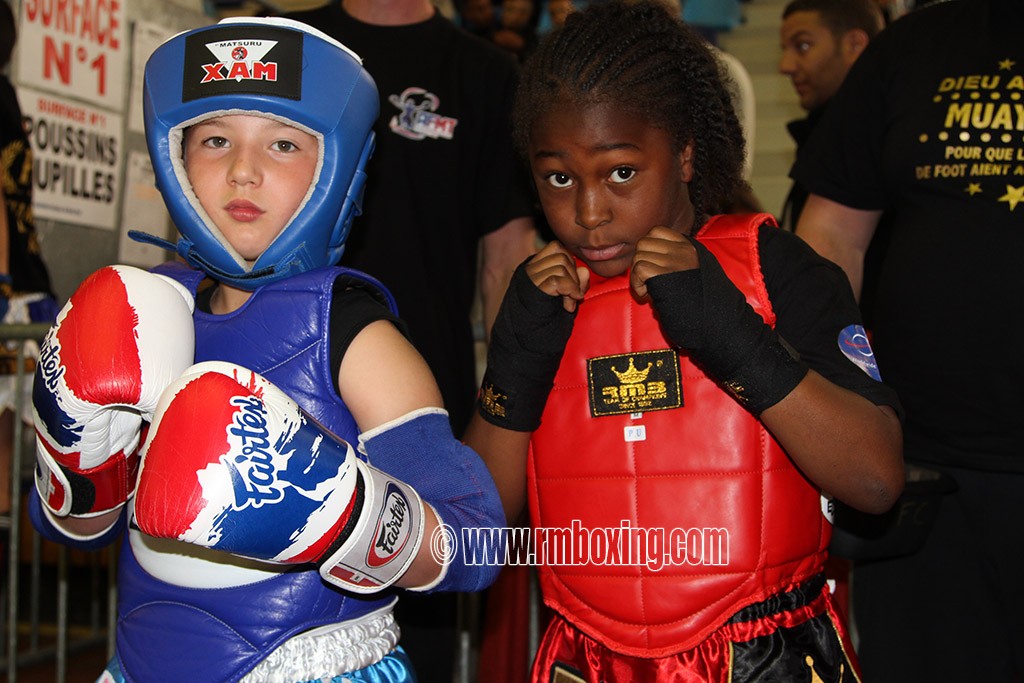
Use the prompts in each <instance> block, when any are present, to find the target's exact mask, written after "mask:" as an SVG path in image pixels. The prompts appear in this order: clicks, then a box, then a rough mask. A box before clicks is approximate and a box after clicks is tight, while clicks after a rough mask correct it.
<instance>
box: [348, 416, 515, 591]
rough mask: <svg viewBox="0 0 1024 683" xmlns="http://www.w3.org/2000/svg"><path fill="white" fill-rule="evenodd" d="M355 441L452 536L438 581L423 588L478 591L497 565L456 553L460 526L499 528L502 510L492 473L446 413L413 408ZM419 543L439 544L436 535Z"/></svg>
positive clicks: (491, 577) (491, 578)
mask: <svg viewBox="0 0 1024 683" xmlns="http://www.w3.org/2000/svg"><path fill="white" fill-rule="evenodd" d="M359 441H360V444H361V447H362V449H363V450H365V452H366V456H367V458H368V459H369V461H370V464H371V465H373V466H374V467H376V468H378V469H381V470H383V471H384V472H387V473H388V474H389V475H391V476H393V477H396V478H398V479H401V480H402V481H404V482H406V483H407V484H409V485H410V486H412V487H413V488H415V489H416V491H417V493H419V494H420V497H421V498H422V499H423V501H424V503H429V504H430V506H431V507H432V508H433V509H434V512H436V513H437V516H438V517H439V518H440V521H441V524H443V525H445V526H446V527H447V528H448V529H449V530H450V531H451V533H452V535H453V537H454V544H453V546H451V547H450V548H449V550H450V551H452V552H449V560H448V564H447V566H446V568H445V569H444V570H442V571H443V572H444V573H443V575H442V577H441V580H440V582H439V583H437V584H436V585H433V586H429V587H428V588H427V589H426V590H427V592H436V591H479V590H483V589H484V588H487V586H489V585H491V583H493V582H494V579H495V578H497V576H498V572H499V571H500V570H501V565H500V564H499V563H497V562H489V563H488V562H481V563H479V564H476V563H473V564H469V563H467V562H466V560H467V556H466V553H464V552H459V550H460V548H459V546H460V545H461V541H462V539H463V538H464V534H463V531H462V530H463V529H474V528H484V529H494V530H499V529H500V528H501V527H503V526H504V524H505V512H504V510H503V508H502V506H501V498H500V497H499V496H498V489H497V488H496V487H495V485H494V480H493V479H492V478H491V473H490V472H489V471H488V470H487V467H486V466H485V465H484V463H483V461H482V460H481V459H480V456H478V455H477V454H476V453H475V452H474V451H473V450H472V449H471V448H469V447H468V446H465V445H463V444H462V443H460V442H459V441H458V439H456V438H455V435H454V434H452V430H451V426H450V425H449V423H448V413H447V412H446V411H444V410H442V409H440V408H427V409H423V410H417V411H413V412H412V413H409V414H408V415H406V416H404V417H402V418H400V419H399V420H396V421H394V422H390V423H388V424H385V425H382V426H381V427H378V428H376V429H373V430H371V431H369V432H366V433H365V434H364V435H363V436H361V437H360V438H359ZM470 533H472V532H470ZM423 542H424V543H425V544H426V543H430V544H432V546H433V547H437V545H438V544H437V542H436V540H435V539H429V538H425V539H423ZM469 559H470V562H472V558H469Z"/></svg>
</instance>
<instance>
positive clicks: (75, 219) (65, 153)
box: [18, 88, 123, 230]
mask: <svg viewBox="0 0 1024 683" xmlns="http://www.w3.org/2000/svg"><path fill="white" fill-rule="evenodd" d="M18 100H19V101H20V102H21V109H22V114H23V115H24V117H25V126H26V129H27V132H28V139H29V144H30V145H31V146H32V153H33V156H34V160H33V169H32V182H33V188H32V189H33V197H32V209H33V212H34V213H35V215H36V216H37V217H39V218H49V219H52V220H58V221H66V222H68V223H80V224H82V225H91V226H93V227H97V228H105V229H107V230H113V229H114V228H115V226H116V225H117V215H116V209H117V206H118V192H119V191H120V187H121V149H122V144H123V140H122V130H123V128H122V127H123V122H122V117H121V116H120V115H118V114H114V113H112V112H108V111H104V110H102V109H96V108H94V107H90V106H87V105H83V104H80V103H78V102H75V101H73V100H66V99H64V98H61V97H55V96H53V95H49V94H46V93H42V92H39V91H36V90H30V89H29V88H18Z"/></svg>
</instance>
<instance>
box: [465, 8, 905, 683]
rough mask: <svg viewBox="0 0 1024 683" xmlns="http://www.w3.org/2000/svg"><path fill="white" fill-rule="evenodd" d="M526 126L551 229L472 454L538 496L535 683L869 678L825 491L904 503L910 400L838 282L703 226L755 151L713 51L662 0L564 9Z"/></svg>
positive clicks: (530, 274)
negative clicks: (902, 411)
mask: <svg viewBox="0 0 1024 683" xmlns="http://www.w3.org/2000/svg"><path fill="white" fill-rule="evenodd" d="M514 122H515V134H516V137H517V143H518V146H519V148H520V150H521V151H522V152H523V154H524V155H525V157H526V160H527V161H528V163H529V166H530V169H531V172H532V176H533V179H534V182H535V185H536V188H537V192H538V195H539V197H540V202H541V205H542V207H543V209H544V213H545V215H546V217H547V219H548V222H549V223H550V225H551V228H552V231H553V232H554V234H555V236H556V238H557V239H556V241H553V242H551V243H550V244H548V245H547V246H546V247H544V248H543V249H542V250H541V251H540V252H539V253H538V254H536V255H534V256H533V257H532V258H531V259H529V260H528V261H527V262H525V263H523V264H522V265H521V266H520V268H519V269H518V270H517V271H516V273H515V275H514V276H513V278H512V283H511V284H510V286H509V290H508V293H507V294H506V296H505V299H504V301H503V303H502V307H501V311H500V313H499V315H498V319H497V321H496V323H495V326H494V328H493V331H492V337H491V344H490V347H489V350H488V358H487V361H488V366H487V371H486V373H485V375H484V380H483V386H482V388H481V391H480V399H479V411H478V415H477V416H476V417H475V418H474V420H473V422H472V424H471V426H470V429H469V431H468V432H467V434H466V441H467V442H468V443H469V444H470V445H471V446H473V447H474V448H475V449H476V450H477V452H479V453H480V454H481V455H482V456H483V457H484V459H485V461H486V462H487V463H488V466H489V468H490V470H491V473H492V474H493V476H494V478H495V481H496V483H497V485H498V490H499V492H500V493H501V496H502V502H503V504H504V506H505V512H506V515H507V517H508V519H509V520H516V519H517V517H518V515H519V513H520V512H521V510H522V509H523V507H524V505H526V504H527V503H528V508H529V514H530V529H531V531H532V536H531V538H530V540H531V542H532V545H531V546H530V547H529V549H530V550H531V551H532V552H533V554H532V555H528V557H530V558H531V559H534V560H535V561H536V563H537V565H538V567H539V575H540V584H541V589H542V593H543V596H544V601H545V603H546V604H547V605H548V606H549V607H551V608H552V609H553V611H554V618H553V620H552V622H551V624H550V626H549V628H548V630H547V632H546V635H545V637H544V639H543V641H542V643H541V645H540V650H539V652H538V654H537V657H536V659H535V663H534V670H533V680H534V681H537V682H538V683H539V682H540V681H577V680H579V681H593V682H596V681H655V680H657V681H661V680H688V681H689V680H701V681H725V680H743V681H755V680H757V681H769V680H771V681H778V680H787V681H788V680H812V679H813V680H819V679H820V680H823V681H847V680H855V678H856V676H857V674H856V667H855V664H854V660H853V651H852V649H851V648H850V647H849V644H848V642H847V638H846V633H845V629H844V626H843V619H841V618H840V616H839V614H838V611H837V608H836V606H835V604H834V602H833V598H832V595H831V593H830V591H829V588H828V586H827V583H826V581H825V579H824V575H823V567H824V563H825V560H826V556H827V550H826V549H827V547H828V543H829V538H830V535H831V501H832V499H833V498H838V499H840V500H842V501H843V502H845V503H847V504H849V505H850V506H852V507H854V508H857V509H859V510H862V511H865V512H868V513H882V512H884V511H886V510H887V509H889V508H890V506H892V504H893V502H894V501H895V500H896V497H897V496H898V494H899V492H900V490H901V487H902V482H903V462H902V450H901V427H900V419H899V416H898V410H899V403H898V400H897V398H896V396H895V395H894V394H893V392H892V391H891V390H889V389H888V388H887V387H886V386H885V385H884V384H882V382H881V381H880V377H879V374H878V369H877V365H875V364H874V362H873V357H872V354H871V349H870V346H869V345H868V343H867V340H866V338H865V337H864V330H863V327H862V326H861V323H860V319H859V312H858V309H857V305H856V303H855V301H854V299H853V296H852V293H851V291H850V287H849V283H848V282H847V280H846V278H845V276H844V275H843V273H842V271H840V270H839V269H838V268H837V267H835V266H834V265H833V264H831V263H829V262H827V261H825V260H823V259H821V258H818V257H817V256H816V255H815V254H814V253H813V252H812V251H811V250H810V249H808V248H807V247H806V246H805V245H803V244H802V242H801V241H800V240H799V239H796V238H794V237H793V236H792V235H791V234H789V233H785V232H783V231H781V230H779V229H778V228H777V227H776V226H775V223H774V220H773V219H772V218H771V217H770V216H767V215H764V214H754V215H731V216H711V217H709V216H708V213H710V212H711V211H713V207H715V206H718V205H719V203H720V201H721V199H722V198H723V197H725V196H727V195H728V194H730V193H731V192H732V191H733V190H734V189H736V188H737V187H738V186H741V184H742V180H741V168H742V163H743V140H742V136H741V133H740V127H739V125H738V123H737V121H736V117H735V115H734V114H733V111H732V108H731V106H730V100H729V95H728V92H727V91H726V88H725V87H724V86H723V83H722V80H721V78H720V76H719V71H718V67H717V65H716V62H715V60H714V58H713V56H712V55H711V54H710V52H709V51H708V48H707V47H706V45H705V43H704V41H703V40H702V39H701V38H700V36H699V35H697V34H696V33H695V32H694V31H693V30H692V29H690V28H688V27H686V26H685V25H684V24H682V23H681V22H680V21H678V20H677V19H674V18H672V17H671V16H670V15H669V14H668V13H667V12H666V11H665V10H664V9H663V8H662V7H661V6H660V5H658V4H653V3H650V2H640V3H637V4H628V5H627V4H625V3H620V2H609V3H605V4H600V5H595V6H592V7H590V8H588V9H587V10H585V11H583V12H580V13H577V14H572V15H570V16H569V17H568V19H567V21H566V23H565V25H564V27H562V28H560V29H556V30H555V31H553V32H552V33H551V34H550V35H549V37H547V38H546V39H545V40H544V41H543V42H542V43H541V45H540V46H539V48H538V50H537V52H536V53H535V54H534V55H533V57H532V58H531V60H530V61H529V62H528V63H527V64H526V66H525V67H524V72H523V76H522V82H521V85H520V89H519V92H518V96H517V101H516V106H515V112H514ZM815 677H817V678H815Z"/></svg>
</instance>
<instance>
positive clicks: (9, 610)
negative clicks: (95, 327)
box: [0, 323, 116, 683]
mask: <svg viewBox="0 0 1024 683" xmlns="http://www.w3.org/2000/svg"><path fill="white" fill-rule="evenodd" d="M49 327H50V326H49V325H48V324H45V323H32V324H24V325H13V324H11V325H0V343H8V342H9V343H10V344H8V346H15V347H16V354H17V359H16V363H15V373H14V380H15V381H14V396H15V406H16V407H15V410H14V429H13V432H14V433H13V439H12V441H13V443H12V444H11V463H10V475H11V478H10V488H11V504H10V505H11V507H10V514H9V515H8V516H7V518H6V520H3V519H2V518H0V526H3V524H2V522H3V521H6V526H7V534H8V536H7V538H8V543H7V586H6V594H5V596H4V597H5V600H4V616H5V618H4V619H3V632H4V635H5V636H6V638H5V642H6V656H5V657H3V658H0V671H5V672H6V673H7V680H8V681H9V683H16V682H17V678H18V669H19V667H25V666H29V665H32V664H37V663H39V662H43V661H48V660H52V661H53V662H54V669H55V680H56V681H57V683H64V681H65V680H66V679H67V672H68V656H69V654H70V653H71V652H72V651H75V650H78V649H80V648H82V647H88V646H95V645H97V644H99V643H102V642H103V641H104V640H106V642H107V656H108V657H111V656H113V651H114V644H113V634H114V622H115V619H116V610H115V608H114V605H115V601H116V584H115V578H114V573H115V572H114V568H115V552H116V550H115V549H114V548H113V547H111V548H109V549H108V550H107V551H106V552H107V553H108V556H107V572H106V575H107V585H106V591H105V593H106V602H107V609H106V615H107V619H106V623H105V624H100V617H101V614H102V608H101V600H102V599H103V594H104V593H103V591H101V590H100V586H99V580H100V578H99V577H100V576H101V573H102V572H101V570H100V567H99V564H100V554H99V553H90V554H89V567H88V569H89V571H90V576H89V579H90V581H89V589H88V591H87V592H88V595H87V599H88V601H89V604H88V607H89V615H90V616H89V620H88V622H89V623H88V625H86V626H85V627H84V628H83V629H79V631H78V632H76V633H72V630H71V628H70V625H69V607H70V604H71V603H70V599H69V589H68V587H69V579H70V570H69V560H68V558H69V551H68V548H67V547H66V546H63V545H58V546H57V547H56V555H57V561H56V565H57V566H56V579H55V583H56V586H55V590H54V595H55V597H56V608H55V615H54V623H53V624H44V623H43V622H42V618H41V614H40V607H41V603H42V597H43V577H42V574H43V572H42V569H43V564H44V563H43V553H42V548H43V541H42V539H41V538H40V536H39V534H37V533H36V532H35V531H34V530H33V531H32V532H31V536H32V538H31V546H32V549H31V560H30V572H29V581H28V584H29V585H28V590H27V593H26V592H25V591H24V590H23V587H22V586H21V576H20V573H21V572H20V570H21V564H22V557H21V555H22V552H21V546H22V539H21V535H22V527H23V523H24V519H23V517H24V516H25V515H26V514H27V513H26V512H25V511H24V510H23V507H24V506H23V501H22V495H23V492H24V491H23V482H24V480H25V478H26V473H25V471H24V470H25V465H28V468H29V471H31V466H32V463H34V458H31V457H26V456H25V453H24V451H25V441H26V437H29V436H30V433H27V432H26V431H25V428H26V425H25V424H24V422H22V420H21V416H22V415H23V408H24V406H23V405H22V403H21V402H22V400H23V397H24V395H25V389H26V386H27V383H28V382H30V381H31V377H29V376H27V373H26V361H27V358H28V357H27V354H26V352H25V344H26V343H27V342H29V341H36V342H38V341H41V340H42V339H43V337H44V336H45V335H46V332H47V331H48V330H49ZM23 600H27V601H28V607H27V612H28V614H27V616H26V615H23V612H24V611H25V610H22V609H21V607H22V601H23ZM19 619H23V620H24V621H19ZM44 632H49V633H51V634H52V635H53V643H52V644H45V645H44V644H43V639H42V635H43V633H44ZM23 634H24V635H25V636H26V638H25V641H26V643H24V644H25V645H26V646H25V647H22V645H23V643H22V642H21V641H22V638H21V636H22V635H23ZM72 636H73V637H72ZM98 673H99V672H97V674H98Z"/></svg>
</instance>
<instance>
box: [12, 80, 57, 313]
mask: <svg viewBox="0 0 1024 683" xmlns="http://www.w3.org/2000/svg"><path fill="white" fill-rule="evenodd" d="M21 119H22V116H21V107H20V106H19V104H18V97H17V95H16V94H15V92H14V88H13V87H12V86H11V82H10V81H8V80H7V78H6V77H4V76H2V75H0V183H3V192H4V199H5V200H6V203H7V233H8V235H9V236H10V247H9V254H10V258H9V263H10V266H9V267H10V275H11V280H12V283H11V287H12V289H14V291H16V292H43V293H45V294H50V295H51V296H52V295H53V293H52V291H51V289H50V274H49V273H48V272H47V270H46V265H45V264H44V263H43V258H42V256H41V255H40V252H39V238H38V236H37V235H36V225H35V219H34V218H33V216H32V150H31V148H30V147H29V143H28V137H27V136H26V135H25V128H24V126H23V124H22V120H21Z"/></svg>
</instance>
